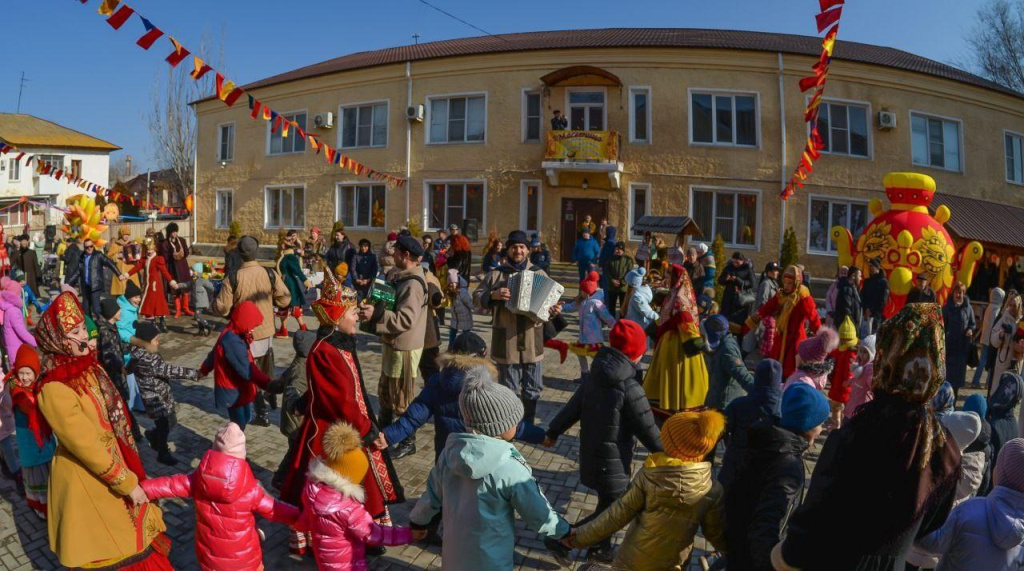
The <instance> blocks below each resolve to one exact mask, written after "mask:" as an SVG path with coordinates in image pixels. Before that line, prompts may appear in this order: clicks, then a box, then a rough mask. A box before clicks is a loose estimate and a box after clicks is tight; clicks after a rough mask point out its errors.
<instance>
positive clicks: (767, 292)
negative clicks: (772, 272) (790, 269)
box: [750, 277, 779, 314]
mask: <svg viewBox="0 0 1024 571" xmlns="http://www.w3.org/2000/svg"><path fill="white" fill-rule="evenodd" d="M777 293H779V282H778V281H776V280H773V279H772V278H768V277H766V278H764V279H762V280H761V283H759V284H757V293H756V294H754V305H753V306H752V307H751V308H750V313H751V314H754V313H756V312H757V310H758V309H761V306H762V305H764V304H766V303H768V300H769V299H771V298H773V297H775V294H777Z"/></svg>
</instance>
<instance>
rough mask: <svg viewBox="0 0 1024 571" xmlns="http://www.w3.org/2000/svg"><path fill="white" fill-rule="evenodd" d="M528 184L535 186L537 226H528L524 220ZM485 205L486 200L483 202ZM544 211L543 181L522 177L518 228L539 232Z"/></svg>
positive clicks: (527, 214)
mask: <svg viewBox="0 0 1024 571" xmlns="http://www.w3.org/2000/svg"><path fill="white" fill-rule="evenodd" d="M530 185H536V186H537V227H536V228H528V227H527V224H526V221H527V220H529V217H530V213H529V200H527V195H526V189H527V187H529V186H530ZM484 204H485V205H486V202H485V203H484ZM543 213H544V182H543V181H542V180H540V179H523V180H521V181H519V228H521V229H523V231H524V232H527V233H530V232H536V233H537V234H540V229H541V228H543V227H544V220H543V217H542V215H543Z"/></svg>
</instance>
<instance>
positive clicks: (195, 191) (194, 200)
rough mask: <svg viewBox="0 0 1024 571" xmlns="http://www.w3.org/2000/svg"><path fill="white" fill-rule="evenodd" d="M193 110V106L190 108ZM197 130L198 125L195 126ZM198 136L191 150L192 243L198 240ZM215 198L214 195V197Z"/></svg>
mask: <svg viewBox="0 0 1024 571" xmlns="http://www.w3.org/2000/svg"><path fill="white" fill-rule="evenodd" d="M192 110H193V111H194V110H195V107H193V108H192ZM198 123H199V120H198V117H197V118H196V124H197V125H198ZM196 130H197V131H198V130H199V129H198V127H197V128H196ZM198 190H199V137H196V146H195V148H194V149H193V150H192V212H190V213H189V214H190V215H191V216H192V243H193V244H195V243H196V242H198V241H199V215H197V214H196V211H197V210H199V192H198ZM214 200H216V197H214Z"/></svg>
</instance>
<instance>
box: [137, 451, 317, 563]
mask: <svg viewBox="0 0 1024 571" xmlns="http://www.w3.org/2000/svg"><path fill="white" fill-rule="evenodd" d="M141 486H142V489H143V490H145V492H146V495H147V496H148V497H149V499H150V500H155V499H157V498H192V499H193V500H195V503H196V558H197V559H198V560H199V565H200V567H202V568H203V569H208V570H211V571H212V570H217V571H221V570H225V569H230V570H231V571H246V570H249V569H253V570H258V569H262V568H263V550H262V549H261V548H260V538H259V535H258V532H257V531H256V519H255V518H254V517H253V512H255V513H258V514H260V515H261V516H263V517H265V518H267V519H269V520H271V521H276V522H279V523H283V524H287V525H293V524H294V523H295V521H296V520H297V519H298V517H299V510H298V508H296V507H295V506H292V505H289V504H286V503H284V502H281V501H278V500H276V499H274V498H273V497H272V496H270V495H269V494H267V492H266V491H264V490H263V488H262V487H261V486H260V484H259V482H258V481H257V480H256V476H254V475H253V473H252V469H251V468H250V467H249V464H248V462H246V461H245V459H244V458H236V457H234V456H229V455H227V454H224V453H222V452H217V451H216V450H210V451H208V452H207V453H206V454H205V455H204V456H203V459H202V460H201V461H200V462H199V467H198V468H196V471H195V472H192V473H191V474H178V475H175V476H168V477H164V478H154V479H152V480H146V481H145V482H142V483H141Z"/></svg>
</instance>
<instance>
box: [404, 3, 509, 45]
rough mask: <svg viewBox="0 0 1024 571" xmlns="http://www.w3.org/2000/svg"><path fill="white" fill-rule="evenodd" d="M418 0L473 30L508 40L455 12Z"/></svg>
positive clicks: (504, 40)
mask: <svg viewBox="0 0 1024 571" xmlns="http://www.w3.org/2000/svg"><path fill="white" fill-rule="evenodd" d="M418 1H419V3H420V4H423V5H424V6H427V7H429V8H433V9H434V10H437V11H438V12H440V13H442V14H444V15H445V16H448V17H449V18H451V19H452V20H455V21H456V22H461V23H463V24H465V25H467V26H469V27H470V28H473V29H474V30H476V31H478V32H483V33H485V34H487V35H488V36H491V37H495V38H498V39H499V40H501V41H503V42H507V41H508V40H506V39H505V38H503V37H501V36H498V35H495V34H492V33H490V32H488V31H487V30H485V29H483V28H481V27H480V26H476V25H473V24H471V23H469V22H467V21H465V20H463V19H462V18H460V17H458V16H456V15H455V14H452V13H451V12H446V11H445V10H442V9H441V8H438V7H437V6H434V5H433V4H431V3H430V2H427V0H418Z"/></svg>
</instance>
